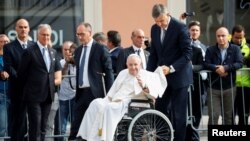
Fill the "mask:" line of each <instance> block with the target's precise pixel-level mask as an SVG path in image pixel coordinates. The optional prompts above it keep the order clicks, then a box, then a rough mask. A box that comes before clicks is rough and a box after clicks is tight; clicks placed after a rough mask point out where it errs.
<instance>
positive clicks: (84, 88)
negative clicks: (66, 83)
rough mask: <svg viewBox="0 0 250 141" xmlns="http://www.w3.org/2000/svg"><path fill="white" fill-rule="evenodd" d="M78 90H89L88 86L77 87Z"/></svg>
mask: <svg viewBox="0 0 250 141" xmlns="http://www.w3.org/2000/svg"><path fill="white" fill-rule="evenodd" d="M79 89H80V90H90V87H83V88H79Z"/></svg>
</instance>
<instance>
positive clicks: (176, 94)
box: [156, 86, 188, 141]
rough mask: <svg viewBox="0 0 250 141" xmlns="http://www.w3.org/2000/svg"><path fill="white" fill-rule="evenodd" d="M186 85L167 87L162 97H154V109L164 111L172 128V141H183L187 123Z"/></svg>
mask: <svg viewBox="0 0 250 141" xmlns="http://www.w3.org/2000/svg"><path fill="white" fill-rule="evenodd" d="M187 101H188V86H187V87H182V88H178V89H173V88H171V87H167V89H166V90H165V93H164V95H163V97H162V98H158V99H156V110H159V111H161V112H162V113H164V114H165V115H166V116H167V117H168V118H169V120H170V122H171V123H172V125H173V128H174V141H185V137H186V123H187Z"/></svg>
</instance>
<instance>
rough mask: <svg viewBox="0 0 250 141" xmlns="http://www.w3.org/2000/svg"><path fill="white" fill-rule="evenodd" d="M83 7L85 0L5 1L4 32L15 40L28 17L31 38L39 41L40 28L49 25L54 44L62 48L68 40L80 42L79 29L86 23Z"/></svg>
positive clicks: (0, 7)
mask: <svg viewBox="0 0 250 141" xmlns="http://www.w3.org/2000/svg"><path fill="white" fill-rule="evenodd" d="M82 6H83V1H82V0H1V1H0V13H1V14H0V21H1V23H0V33H4V34H7V35H8V37H9V38H10V39H11V40H14V39H15V37H16V32H15V23H16V21H17V19H19V18H25V19H27V20H28V21H29V24H30V36H31V38H32V39H33V40H34V41H36V40H37V27H38V25H39V24H42V23H47V24H49V25H51V27H52V29H53V32H52V36H51V38H52V45H53V47H55V48H58V47H60V46H61V45H62V44H63V42H64V41H66V40H70V41H73V42H76V41H77V39H76V37H75V30H76V29H75V28H76V25H77V24H79V23H80V22H81V21H83V8H82Z"/></svg>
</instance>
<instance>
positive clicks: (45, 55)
mask: <svg viewBox="0 0 250 141" xmlns="http://www.w3.org/2000/svg"><path fill="white" fill-rule="evenodd" d="M43 59H44V62H45V64H46V68H47V70H48V71H49V69H50V59H49V52H48V49H47V48H45V47H44V48H43Z"/></svg>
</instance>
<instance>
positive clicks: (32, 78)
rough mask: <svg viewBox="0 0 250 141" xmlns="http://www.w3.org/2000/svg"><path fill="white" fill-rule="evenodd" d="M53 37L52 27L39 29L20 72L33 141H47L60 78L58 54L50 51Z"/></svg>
mask: <svg viewBox="0 0 250 141" xmlns="http://www.w3.org/2000/svg"><path fill="white" fill-rule="evenodd" d="M51 33H52V29H51V27H50V25H48V24H40V25H39V26H38V36H37V37H38V41H37V43H36V44H35V45H33V46H31V47H30V48H28V49H26V50H25V51H24V53H23V55H22V59H21V65H20V66H19V68H18V72H17V75H18V81H19V82H20V86H21V87H20V91H22V92H23V100H24V101H25V103H26V104H27V113H28V117H29V118H28V120H29V140H30V141H44V139H45V128H46V124H47V120H48V116H49V112H50V109H51V104H52V101H53V100H54V95H55V85H56V83H57V82H56V77H55V76H57V74H58V73H60V74H61V65H60V62H59V60H58V59H57V58H56V57H57V54H56V50H54V49H53V48H51V47H50V43H51ZM60 76H61V75H60ZM60 79H61V78H60ZM60 79H59V80H60Z"/></svg>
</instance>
